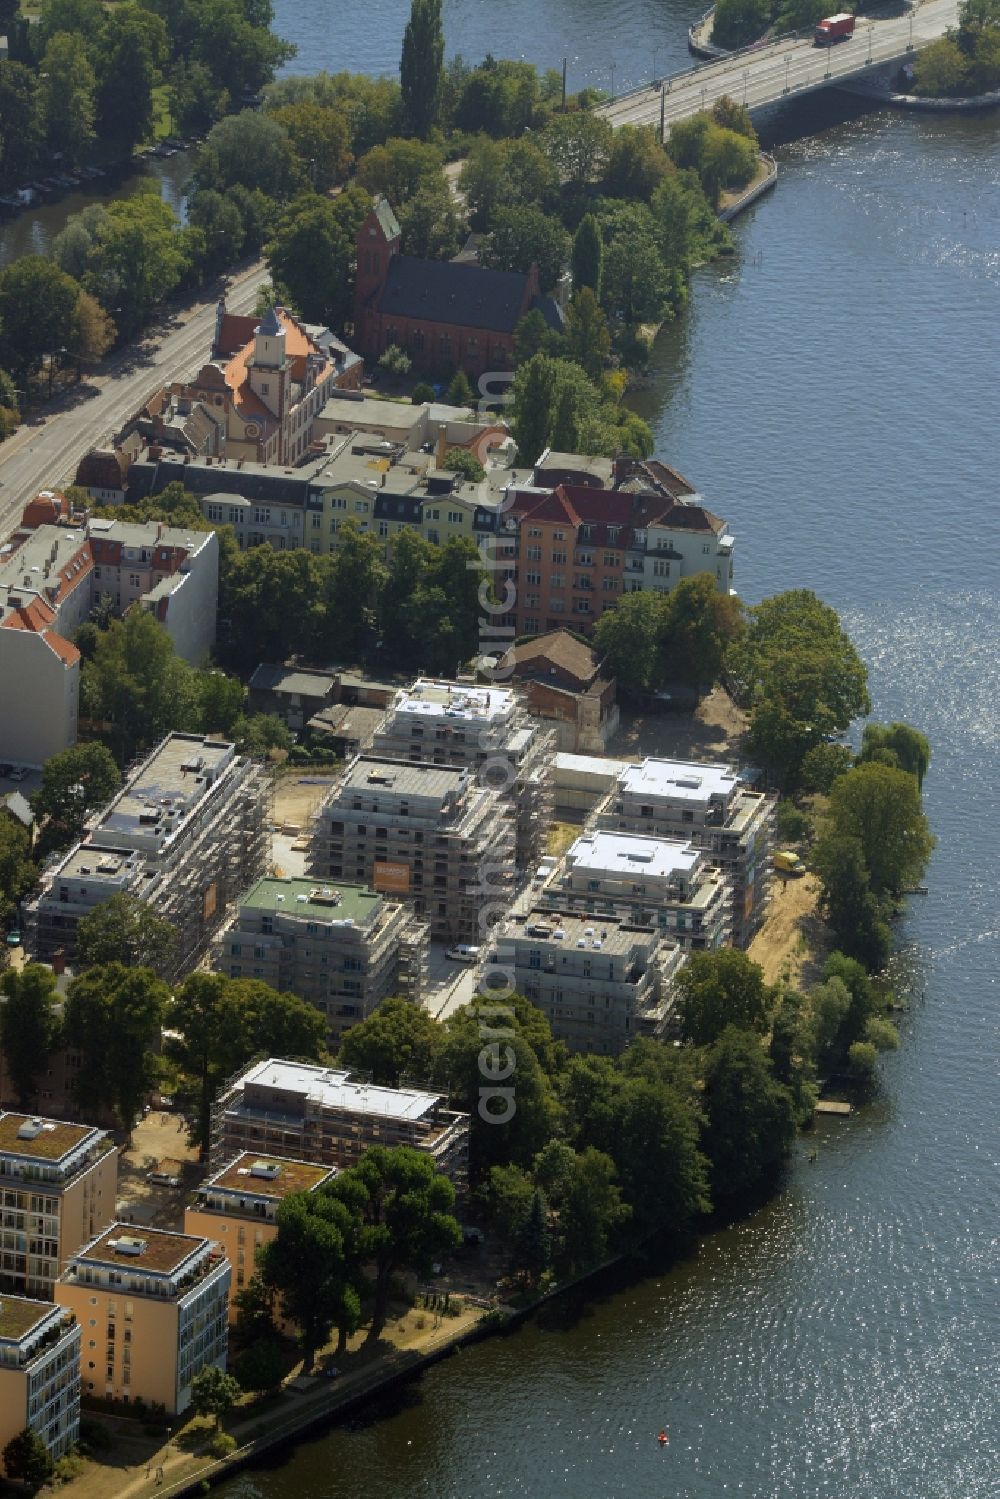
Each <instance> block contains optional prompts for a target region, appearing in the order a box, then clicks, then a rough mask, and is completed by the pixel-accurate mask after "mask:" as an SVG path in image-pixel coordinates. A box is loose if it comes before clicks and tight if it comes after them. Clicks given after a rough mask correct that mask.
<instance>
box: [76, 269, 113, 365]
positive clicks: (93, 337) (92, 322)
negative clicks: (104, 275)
mask: <svg viewBox="0 0 1000 1499" xmlns="http://www.w3.org/2000/svg"><path fill="white" fill-rule="evenodd" d="M117 336H118V329H117V327H116V325H115V323H114V322H113V320H112V319H111V318H110V317H109V316H108V314H107V313H106V312H105V311H104V308H103V307H102V306H101V304H100V302H98V300H97V298H96V297H92V296H91V295H90V292H88V291H84V290H83V289H82V287H81V289H80V293H79V295H78V296H77V299H76V313H75V315H74V318H73V331H72V333H71V335H70V341H69V344H68V345H67V353H69V354H72V355H73V356H74V358H76V359H77V360H79V361H80V363H81V364H97V363H98V362H99V361H100V360H101V359H103V358H104V355H105V354H106V353H107V352H108V350H109V349H110V348H111V345H112V344H113V343H114V341H115V339H116V338H117Z"/></svg>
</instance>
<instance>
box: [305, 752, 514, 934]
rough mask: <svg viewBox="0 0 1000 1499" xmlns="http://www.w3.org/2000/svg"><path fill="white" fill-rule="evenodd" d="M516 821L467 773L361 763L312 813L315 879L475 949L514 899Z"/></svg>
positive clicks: (371, 760) (368, 759)
mask: <svg viewBox="0 0 1000 1499" xmlns="http://www.w3.org/2000/svg"><path fill="white" fill-rule="evenodd" d="M513 822H514V819H513V815H512V809H511V807H510V804H509V803H508V802H506V801H505V800H503V798H501V797H500V796H498V795H497V793H496V792H495V791H491V790H489V789H488V787H485V786H482V785H480V784H479V782H478V780H477V778H476V776H475V774H474V773H473V772H472V771H471V770H465V769H458V768H453V767H450V766H446V765H434V764H427V763H417V762H411V763H404V762H401V761H398V760H386V759H380V758H378V757H376V756H374V755H360V756H359V757H358V758H357V759H356V760H354V761H352V763H351V764H350V766H349V767H348V769H347V771H346V773H345V775H344V777H343V779H342V780H341V782H340V783H339V785H338V786H337V787H335V788H334V790H333V791H332V792H331V794H330V796H329V797H328V799H327V800H326V801H325V802H324V804H323V806H322V807H321V809H320V811H319V813H318V815H317V819H316V828H315V833H314V837H313V852H312V871H313V873H314V875H315V876H316V879H317V881H319V882H322V883H324V884H325V883H329V884H332V885H337V884H338V883H339V882H340V881H342V880H346V881H351V882H357V883H358V884H365V885H371V886H372V887H373V888H374V889H375V890H378V891H381V892H383V893H384V894H389V895H397V896H400V897H402V898H404V899H406V900H408V901H409V902H410V903H411V904H412V906H413V908H414V910H415V911H416V912H417V914H418V915H419V916H422V917H423V918H424V919H425V920H426V921H427V922H428V923H429V925H430V931H431V936H432V938H435V939H438V940H442V941H450V942H468V943H478V942H479V941H480V940H481V938H482V935H483V929H484V926H487V925H489V924H492V923H493V922H494V921H495V920H498V919H499V917H500V915H501V914H503V908H504V907H505V906H506V905H507V904H509V901H510V898H511V894H512V888H513V878H514V857H513V855H514V827H513Z"/></svg>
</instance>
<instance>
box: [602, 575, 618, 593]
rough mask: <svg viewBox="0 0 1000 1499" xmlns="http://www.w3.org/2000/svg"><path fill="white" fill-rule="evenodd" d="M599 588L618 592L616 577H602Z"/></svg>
mask: <svg viewBox="0 0 1000 1499" xmlns="http://www.w3.org/2000/svg"><path fill="white" fill-rule="evenodd" d="M601 588H602V589H603V590H604V592H605V593H617V592H618V579H617V578H604V579H602V581H601Z"/></svg>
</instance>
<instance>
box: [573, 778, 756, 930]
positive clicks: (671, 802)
mask: <svg viewBox="0 0 1000 1499" xmlns="http://www.w3.org/2000/svg"><path fill="white" fill-rule="evenodd" d="M773 821H774V801H773V798H771V797H769V796H766V795H765V794H764V793H763V792H760V791H751V790H749V789H748V788H747V787H746V786H745V785H744V784H743V783H742V782H741V781H740V780H739V778H738V776H737V772H736V768H735V767H734V766H731V765H725V764H721V763H718V762H711V763H705V764H702V763H700V762H688V761H682V760H660V759H646V760H644V761H643V762H642V764H641V765H628V766H626V767H625V768H624V769H622V770H621V772H620V774H619V775H618V778H617V783H616V785H615V786H614V788H613V789H612V791H611V793H610V795H609V796H607V798H606V799H605V800H604V802H603V803H602V805H601V806H600V807H599V808H598V811H597V814H596V817H595V826H596V827H598V828H605V829H615V830H617V831H619V832H631V833H645V834H649V835H652V836H655V837H667V838H684V839H686V840H687V841H689V842H690V843H692V844H693V845H694V846H695V847H696V848H700V849H703V850H704V851H705V853H706V854H707V855H708V857H709V859H710V860H711V861H712V863H713V864H715V865H716V866H717V867H718V868H719V869H721V870H722V871H723V872H724V873H725V874H726V876H727V878H728V879H729V882H730V884H731V886H732V890H733V912H732V917H733V920H732V926H733V931H732V937H733V942H734V943H735V945H736V946H737V947H746V946H747V945H748V943H749V942H750V939H751V938H752V936H753V934H754V932H755V931H756V930H757V928H758V927H759V926H760V923H761V921H762V920H763V916H764V909H765V907H766V904H767V898H768V892H769V890H770V881H771V844H772V840H773V831H772V829H773Z"/></svg>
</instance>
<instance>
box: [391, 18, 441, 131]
mask: <svg viewBox="0 0 1000 1499" xmlns="http://www.w3.org/2000/svg"><path fill="white" fill-rule="evenodd" d="M443 68H444V27H443V26H442V23H441V0H412V4H411V6H410V19H409V20H408V21H407V23H406V30H405V31H404V32H403V51H402V56H401V58H400V63H399V81H400V86H401V88H402V93H403V109H404V110H405V112H406V117H407V120H408V121H409V124H410V128H411V130H412V131H413V133H414V135H418V136H421V137H423V136H426V135H427V133H428V131H429V130H430V128H431V126H432V125H433V124H434V122H435V120H436V119H437V112H438V100H439V97H440V92H441V77H442V71H443Z"/></svg>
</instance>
